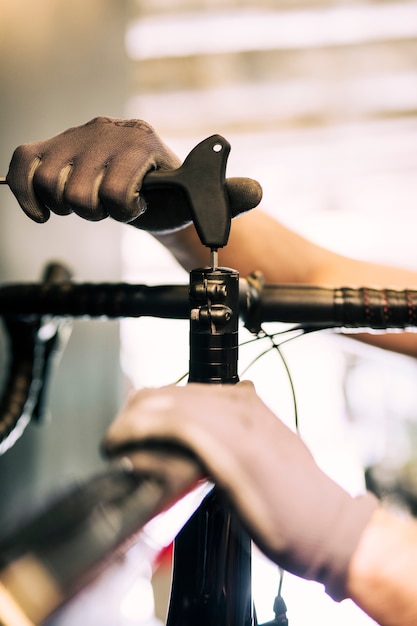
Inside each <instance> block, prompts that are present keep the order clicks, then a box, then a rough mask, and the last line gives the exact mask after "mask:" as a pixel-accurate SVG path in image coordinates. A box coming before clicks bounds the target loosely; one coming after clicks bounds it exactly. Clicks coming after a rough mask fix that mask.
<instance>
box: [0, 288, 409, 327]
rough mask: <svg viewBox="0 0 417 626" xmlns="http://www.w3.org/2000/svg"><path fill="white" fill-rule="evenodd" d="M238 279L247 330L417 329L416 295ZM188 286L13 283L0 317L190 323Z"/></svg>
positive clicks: (1, 301)
mask: <svg viewBox="0 0 417 626" xmlns="http://www.w3.org/2000/svg"><path fill="white" fill-rule="evenodd" d="M256 283H257V281H256V280H253V279H252V278H251V277H249V278H240V280H239V292H240V293H239V300H240V304H239V317H240V319H241V321H242V322H243V323H244V324H245V326H247V327H248V328H249V329H250V330H253V331H256V330H257V327H259V325H260V324H262V323H264V322H283V323H291V324H300V325H305V326H311V325H317V326H318V327H320V328H347V329H349V328H365V329H379V330H383V329H390V328H392V329H394V328H397V329H406V328H412V327H415V326H417V291H415V290H409V289H405V290H396V289H375V288H369V287H360V288H354V287H337V288H330V287H320V286H311V285H264V286H260V285H258V284H256ZM188 298H189V286H188V285H186V284H184V285H180V284H179V285H157V286H148V285H140V284H138V285H135V284H128V283H113V284H110V283H101V284H93V283H82V284H76V283H73V282H70V281H65V282H62V283H58V284H37V283H27V284H17V285H5V286H3V287H0V316H3V317H6V318H8V319H10V318H21V319H25V318H26V320H29V319H31V318H32V317H33V316H35V317H36V316H44V315H48V316H58V317H66V318H108V319H119V318H125V317H133V318H134V317H145V316H150V317H158V318H166V319H168V318H169V319H188V317H189V301H188Z"/></svg>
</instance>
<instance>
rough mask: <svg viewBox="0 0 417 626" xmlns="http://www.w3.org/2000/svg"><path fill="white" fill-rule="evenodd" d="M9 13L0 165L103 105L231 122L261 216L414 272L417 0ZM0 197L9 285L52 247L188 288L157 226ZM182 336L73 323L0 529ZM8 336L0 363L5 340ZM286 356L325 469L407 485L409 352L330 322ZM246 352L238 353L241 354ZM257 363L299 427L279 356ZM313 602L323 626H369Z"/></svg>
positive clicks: (412, 417) (54, 478) (61, 472)
mask: <svg viewBox="0 0 417 626" xmlns="http://www.w3.org/2000/svg"><path fill="white" fill-rule="evenodd" d="M0 9H1V12H0V52H1V57H0V58H1V59H2V63H1V65H0V78H1V99H0V128H1V143H0V174H1V175H5V174H6V173H7V168H8V163H9V161H10V158H11V156H12V153H13V150H14V148H15V147H16V146H17V145H19V144H21V143H25V142H30V141H36V140H39V139H44V138H46V137H48V136H52V135H54V134H57V133H58V132H60V131H62V130H64V129H65V128H67V127H69V126H74V125H78V124H81V123H84V122H85V121H87V120H89V119H91V118H92V117H95V116H97V115H109V116H114V117H138V118H142V119H145V120H147V121H148V122H150V123H151V124H153V125H154V127H155V128H156V129H157V131H158V133H159V134H160V135H161V136H162V137H163V138H164V139H165V141H166V142H167V143H168V144H169V145H170V146H171V147H172V148H173V149H174V150H175V151H176V152H177V154H179V155H180V156H181V157H182V158H184V157H185V156H186V154H187V153H188V152H189V151H190V150H191V148H192V147H194V145H195V144H196V143H197V142H198V141H200V140H201V139H203V138H205V137H206V136H209V135H211V134H213V133H220V134H222V135H224V136H225V137H226V138H227V139H228V140H229V141H230V143H231V145H232V152H231V155H230V158H229V163H228V175H242V176H252V177H253V178H256V179H257V180H259V181H260V183H261V184H262V186H263V188H264V200H263V209H264V210H266V211H268V212H269V213H271V214H273V215H275V216H276V217H277V218H279V219H280V220H282V221H284V222H285V223H287V224H288V225H290V226H291V227H293V228H295V229H297V230H298V231H299V232H302V233H303V234H305V235H307V236H308V237H310V238H313V239H315V240H316V241H318V242H320V243H323V244H325V245H326V246H329V247H333V248H334V249H336V250H338V251H341V252H345V253H347V254H350V255H355V256H357V257H360V258H367V259H374V260H379V261H384V262H390V263H396V264H401V265H404V266H408V267H412V268H416V269H417V257H416V252H415V225H416V217H415V211H416V207H417V180H416V171H417V65H416V63H417V2H415V1H394V0H393V1H390V2H385V1H382V0H380V1H379V0H374V1H372V0H368V1H365V0H363V1H361V0H356V1H353V0H339V1H338V0H327V1H326V0H322V1H319V0H288V1H285V0H269V1H268V0H256V1H255V0H89V1H88V2H85V0H72V1H71V2H70V3H62V2H59V0H37V2H36V3H34V2H30V0H14V1H13V2H9V1H7V0H0ZM1 194H2V197H1V202H2V210H1V212H0V278H1V280H2V281H3V282H9V281H11V282H14V281H32V280H36V279H38V278H39V276H40V274H41V272H42V269H43V267H44V264H45V263H46V262H47V261H49V260H51V259H59V260H61V261H64V262H65V263H67V264H68V265H69V266H70V267H71V268H72V269H73V271H74V274H75V277H76V278H77V279H79V280H88V281H111V280H115V281H116V280H121V279H126V280H131V281H136V282H147V283H165V282H177V281H181V282H186V281H187V275H186V274H185V272H183V271H182V270H181V269H180V268H179V267H178V266H177V265H176V263H175V262H173V261H172V259H171V258H170V256H169V255H168V253H167V252H166V251H165V250H164V249H162V248H161V247H160V246H159V245H158V244H156V243H155V242H154V241H153V239H152V238H151V237H149V236H148V235H146V234H144V233H141V232H138V231H136V230H134V229H129V227H123V226H121V225H120V224H116V223H114V222H110V221H106V222H102V223H99V224H97V223H94V224H91V223H86V222H81V220H79V219H78V218H74V217H73V216H69V217H65V218H54V217H53V218H51V220H50V221H49V222H48V223H47V224H45V225H42V226H40V225H37V224H33V223H31V222H30V221H29V220H28V219H27V218H26V217H25V216H24V215H23V213H22V212H21V210H20V209H19V207H18V206H17V203H16V202H15V200H14V198H13V197H12V195H11V193H10V192H9V191H8V189H7V188H2V189H1ZM278 245H279V242H277V246H278ZM220 262H221V257H220ZM254 269H256V268H254ZM187 332H188V328H187V325H186V324H182V323H180V322H173V323H166V322H164V323H162V322H161V321H155V320H135V321H134V322H129V321H128V322H125V323H123V324H121V325H119V324H117V323H115V322H105V321H101V322H100V323H98V322H88V321H85V320H83V321H80V322H77V323H76V324H75V326H74V330H73V333H72V337H71V340H70V343H69V346H68V348H67V350H66V352H65V353H64V356H63V358H62V360H61V362H60V364H59V368H58V370H57V371H56V373H55V375H54V378H53V385H52V387H51V392H50V395H49V414H50V417H49V419H47V420H46V422H45V423H44V424H42V425H39V426H38V425H33V426H32V425H31V426H30V427H29V429H28V431H27V432H26V433H25V436H24V437H23V438H22V439H21V440H20V441H19V442H18V443H17V444H16V445H15V447H14V448H13V449H12V450H10V451H9V452H7V454H5V455H4V456H3V457H0V472H1V480H0V501H1V502H2V506H1V510H0V523H1V524H3V527H7V526H9V525H11V524H14V523H15V522H16V520H20V519H22V518H23V517H24V516H25V515H27V512H28V511H30V510H32V509H33V508H37V507H38V506H39V505H40V504H41V503H42V502H43V501H44V500H45V498H49V497H50V496H51V495H53V494H54V493H56V492H59V491H60V489H62V488H63V487H65V486H66V485H68V484H69V483H71V482H72V481H74V480H78V479H80V478H81V479H82V478H85V477H87V476H89V475H91V474H92V473H93V472H95V471H96V470H97V469H99V468H100V467H101V466H102V460H101V459H100V456H99V453H98V442H99V441H100V439H101V437H102V436H103V433H104V432H105V429H106V427H107V425H108V423H109V422H110V421H111V419H112V418H113V416H114V415H115V413H116V411H117V409H118V407H119V406H120V404H121V402H122V401H123V398H124V397H125V395H126V392H127V389H128V387H129V386H130V385H134V386H135V387H140V386H144V385H160V384H165V383H167V382H173V381H174V380H176V379H177V378H178V377H179V376H180V375H182V374H184V373H185V371H186V369H187V359H188V352H187V344H186V342H187ZM0 347H1V348H2V349H1V356H0V366H1V370H2V371H3V370H4V367H5V364H6V362H7V346H6V345H5V340H4V339H2V341H1V345H0ZM285 354H286V357H287V360H288V363H289V365H290V369H291V371H292V374H293V377H294V382H295V386H296V392H297V396H298V405H299V407H298V408H299V414H300V423H301V432H302V434H303V436H304V437H305V439H306V440H307V442H308V443H309V445H310V446H311V447H312V449H313V450H314V452H315V453H316V454H317V457H318V459H319V460H320V462H321V463H322V465H323V466H324V467H325V468H326V469H327V470H328V471H329V473H331V474H332V475H333V476H334V477H335V478H337V479H338V480H339V481H340V482H341V483H342V484H344V485H345V486H347V487H348V488H351V489H352V490H355V489H357V488H359V487H360V486H361V485H362V482H363V467H364V466H365V467H376V466H378V467H383V471H382V474H383V475H384V477H386V476H387V475H388V479H386V480H387V481H388V483H389V484H388V485H387V484H386V482H385V483H384V485H385V487H386V489H387V490H388V492H389V491H390V489H391V487H392V485H393V484H396V483H397V482H398V472H397V470H398V471H400V474H401V472H403V470H404V467H406V468H407V476H406V479H407V481H408V482H407V481H406V482H407V485H406V486H407V487H409V486H410V484H411V486H412V487H413V485H414V481H415V478H414V470H413V468H414V465H413V463H412V460H413V446H412V445H411V444H412V441H413V437H414V431H415V421H416V409H415V407H416V406H417V392H416V380H417V372H416V365H415V363H414V362H413V361H411V360H409V359H406V358H400V357H397V356H392V355H389V356H388V355H385V354H383V353H381V352H380V351H378V350H376V349H375V350H373V349H367V348H365V347H363V346H357V345H356V343H355V342H352V341H350V340H346V339H343V338H341V337H334V336H329V335H324V336H316V337H308V338H305V339H302V340H300V341H299V342H295V343H294V344H292V345H289V346H288V347H286V349H285ZM251 358H252V355H251V354H249V355H248V356H247V355H246V354H245V353H242V360H243V363H244V365H245V364H246V362H249V361H250V360H251ZM248 376H251V377H252V378H254V379H255V382H256V384H257V387H258V390H259V391H260V392H261V393H262V395H263V397H264V398H265V399H266V401H267V402H269V403H270V404H271V406H272V408H274V409H275V410H276V411H277V412H278V413H279V414H280V415H281V417H283V418H284V419H285V420H286V421H287V422H288V423H291V422H292V420H293V414H294V407H293V400H292V396H291V391H290V388H289V385H288V380H287V377H286V373H285V371H284V370H283V368H282V367H281V366H280V363H279V359H277V358H276V355H271V356H270V357H268V358H267V359H266V360H265V361H263V364H257V365H256V366H255V367H254V368H253V369H252V370H251V371H250V372H249V373H248ZM277 388H278V389H279V390H280V392H279V394H277V393H276V389H277ZM272 389H273V390H274V394H272V392H271V390H272ZM339 444H340V447H339ZM410 459H411V461H410ZM387 467H388V470H389V471H388V473H387V469H386V468H387ZM399 468H400V469H399ZM410 468H411V469H410ZM380 475H381V472H380ZM401 475H402V478H401V480H403V474H401ZM393 477H394V478H393ZM391 491H392V490H391ZM394 491H395V489H394ZM391 496H392V494H391ZM392 497H393V499H394V501H395V500H396V496H395V494H394V496H392ZM259 567H260V568H261V569H260V572H259V575H258V577H257V578H256V580H255V584H256V581H257V580H259V581H261V584H260V585H259V587H262V589H263V591H266V592H268V594H269V595H268V598H267V600H266V602H267V604H266V608H265V613H266V616H265V619H269V618H270V617H271V615H270V614H271V607H272V600H273V596H274V593H275V590H274V588H273V587H274V585H275V583H276V580H275V577H274V574H273V575H272V585H271V590H269V586H268V585H267V584H266V583H265V576H266V573H265V572H264V570H263V569H262V568H263V567H266V566H264V564H263V563H262V564H261V565H260V566H259ZM268 576H269V571H268ZM298 584H299V583H298V581H296V582H294V586H293V587H290V586H289V590H288V592H287V593H288V596H286V599H287V597H288V599H289V602H288V600H287V602H288V603H289V604H291V611H292V621H291V622H290V623H292V624H294V625H296V624H301V623H303V620H305V619H306V614H307V615H308V616H309V617H308V619H309V623H316V622H315V621H314V618H312V614H313V613H314V611H313V609H312V606H313V605H314V602H316V600H315V599H314V598H315V596H314V598H313V597H311V598H310V591H309V590H310V588H311V587H310V586H309V587H308V589H307V590H306V589H305V588H304V587H303V588H302V592H301V591H299V587H298V586H297V585H298ZM293 590H294V591H293ZM258 593H260V591H258ZM300 593H302V594H303V596H302V597H303V598H304V599H305V598H307V600H306V601H303V602H302V603H301V604H302V605H303V607H304V609H303V610H302V609H301V608H300V602H297V594H298V595H299V594H300ZM313 595H314V594H313ZM320 602H324V603H325V606H326V608H325V609H323V605H322V604H320V608H318V609H317V611H321V614H320V615H321V621H320V623H321V624H323V623H329V624H330V623H335V622H336V623H338V624H344V623H346V624H347V623H348V621H349V623H350V622H351V621H354V623H355V624H360V623H362V622H361V621H360V620H364V621H363V623H365V621H366V623H369V620H365V618H364V617H363V616H359V615H358V614H357V613H356V612H354V613H352V612H351V611H354V610H353V608H352V607H350V606H349V607H346V606H345V607H344V609H343V610H344V613H343V611H341V609H340V607H336V606H335V605H333V603H329V602H327V601H326V600H322V599H321V600H320ZM262 610H263V609H262V608H261V612H262ZM336 610H338V611H339V612H337V613H335V611H336ZM340 611H341V612H340ZM326 615H327V616H328V617H327V618H326V617H325V616H326ZM263 617H264V616H262V618H263ZM126 619H127V618H126ZM129 619H130V622H129V621H127V622H126V623H140V622H139V621H138V620H139V618H134V617H132V616H131V617H130V618H129ZM135 619H136V621H134V620H135ZM325 619H327V620H328V621H325ZM62 620H64V618H62ZM61 623H65V622H64V621H62V622H61ZM68 623H70V622H68ZM73 623H74V622H73ZM101 623H102V624H104V622H103V621H102V622H101ZM120 623H125V622H122V621H120ZM304 623H306V622H305V621H304ZM317 623H319V621H317ZM113 624H114V622H113Z"/></svg>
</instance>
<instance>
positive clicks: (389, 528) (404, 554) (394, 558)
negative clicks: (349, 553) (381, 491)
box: [347, 509, 417, 626]
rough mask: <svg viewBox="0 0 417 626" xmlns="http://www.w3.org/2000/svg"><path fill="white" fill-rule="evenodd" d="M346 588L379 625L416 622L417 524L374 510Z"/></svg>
mask: <svg viewBox="0 0 417 626" xmlns="http://www.w3.org/2000/svg"><path fill="white" fill-rule="evenodd" d="M347 591H348V593H349V596H350V597H351V598H352V600H354V602H356V604H357V605H358V606H360V607H361V608H362V609H363V610H364V611H365V612H366V613H367V614H368V615H370V616H371V617H372V618H373V619H375V620H376V621H377V622H378V623H379V624H380V625H381V626H414V625H415V624H417V524H416V523H415V522H414V521H410V520H404V519H400V518H397V517H396V516H395V515H392V514H391V513H389V512H388V511H384V510H383V509H380V510H378V511H376V512H375V513H374V515H373V517H372V518H371V521H370V523H369V524H368V526H367V528H366V529H365V532H364V533H363V536H362V539H361V541H360V543H359V545H358V547H357V549H356V551H355V553H354V554H353V557H352V559H351V562H350V568H349V571H348V579H347Z"/></svg>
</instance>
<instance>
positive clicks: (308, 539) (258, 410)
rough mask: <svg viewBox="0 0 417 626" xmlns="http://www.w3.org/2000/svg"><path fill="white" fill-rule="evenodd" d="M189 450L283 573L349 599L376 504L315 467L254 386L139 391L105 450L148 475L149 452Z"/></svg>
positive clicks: (107, 439)
mask: <svg viewBox="0 0 417 626" xmlns="http://www.w3.org/2000/svg"><path fill="white" fill-rule="evenodd" d="M175 446H178V450H183V451H184V450H188V451H189V452H190V453H191V454H192V455H194V458H195V459H196V460H197V461H198V463H199V464H200V466H201V476H202V477H204V476H207V477H209V478H210V479H211V480H213V481H214V482H215V483H216V484H217V486H218V487H219V488H220V490H221V491H223V492H224V494H225V496H226V498H227V500H228V501H229V503H230V504H231V505H232V507H233V508H234V509H235V510H236V513H237V514H238V516H239V517H240V519H241V521H242V522H243V524H244V525H245V527H246V528H247V530H248V532H249V534H250V536H251V537H252V539H253V540H254V541H255V543H256V544H257V545H258V546H259V547H260V548H261V550H263V552H264V553H265V554H266V555H267V556H268V557H269V558H270V559H272V560H273V561H275V562H276V563H277V564H278V565H280V566H281V567H283V568H284V569H286V570H288V571H290V572H292V573H294V574H296V575H298V576H301V577H303V578H306V579H310V580H315V581H318V582H321V583H323V584H324V585H325V587H326V590H327V592H328V593H329V595H331V596H332V597H333V598H334V599H335V600H341V599H343V598H344V597H345V596H346V590H345V582H346V575H347V569H348V564H349V561H350V558H351V556H352V554H353V552H354V550H355V547H356V545H357V544H358V541H359V538H360V536H361V534H362V531H363V530H364V527H365V526H366V524H367V523H368V521H369V519H370V517H371V515H372V513H373V512H374V511H375V509H376V508H377V506H378V504H377V500H376V498H374V496H372V495H371V494H364V495H362V496H359V497H352V496H350V495H349V494H348V493H347V492H346V491H344V490H343V489H342V488H341V487H340V486H338V485H337V484H336V483H335V482H334V481H333V480H331V479H330V478H329V477H328V476H327V475H326V474H325V473H324V472H323V471H322V470H321V469H320V468H319V467H318V465H317V464H316V463H315V461H314V459H313V456H312V455H311V453H310V452H309V450H308V448H307V447H306V446H305V444H304V443H303V442H302V441H301V439H300V437H299V436H298V435H296V434H295V433H294V432H293V431H292V430H290V429H289V428H288V427H287V426H285V425H284V424H283V423H282V422H281V421H280V420H279V418H277V417H276V416H275V415H274V414H273V413H272V412H271V411H270V410H269V409H268V408H267V406H266V405H265V404H264V403H263V402H262V401H261V400H260V398H259V397H258V396H257V394H256V392H255V389H254V387H253V385H252V384H251V383H239V384H237V385H224V386H213V385H204V384H199V383H189V384H188V385H186V386H184V387H177V386H168V387H164V388H162V389H158V390H156V389H154V390H152V389H145V390H142V391H139V392H135V393H133V394H132V395H131V397H130V399H129V400H128V401H127V404H126V405H125V407H124V408H123V409H122V410H121V412H120V414H119V415H118V416H117V417H116V419H115V421H114V422H113V423H112V424H111V426H110V428H109V430H108V432H107V434H106V437H105V440H104V443H103V450H104V452H105V454H106V455H107V456H108V457H110V458H118V457H123V456H126V457H128V458H129V459H130V462H131V463H132V464H133V466H134V467H135V468H137V469H140V470H144V471H146V470H147V468H148V469H150V471H152V467H150V466H148V459H147V458H146V456H147V455H149V452H150V450H152V449H153V450H155V449H158V448H159V449H160V450H163V449H164V447H165V450H171V452H172V451H173V450H174V447H175Z"/></svg>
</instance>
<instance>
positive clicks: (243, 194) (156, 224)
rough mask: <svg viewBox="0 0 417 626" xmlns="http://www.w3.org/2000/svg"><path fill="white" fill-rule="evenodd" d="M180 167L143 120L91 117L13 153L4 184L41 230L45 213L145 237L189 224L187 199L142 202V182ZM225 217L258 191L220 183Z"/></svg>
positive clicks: (168, 194)
mask: <svg viewBox="0 0 417 626" xmlns="http://www.w3.org/2000/svg"><path fill="white" fill-rule="evenodd" d="M180 165H181V161H180V160H179V159H178V157H176V155H175V154H174V153H173V152H172V151H171V150H170V149H169V148H168V147H167V146H166V145H165V144H164V142H163V141H162V140H161V139H160V138H159V136H158V135H157V134H156V132H155V130H154V129H153V128H152V126H150V125H149V124H148V123H147V122H144V121H142V120H122V119H113V118H109V117H97V118H95V119H93V120H91V121H90V122H88V123H87V124H84V125H82V126H76V127H74V128H69V129H68V130H66V131H65V132H63V133H61V134H59V135H56V136H55V137H52V138H50V139H47V140H45V141H39V142H36V143H30V144H24V145H22V146H19V147H18V148H17V149H16V150H15V152H14V154H13V158H12V160H11V163H10V167H9V172H8V174H7V182H8V184H9V186H10V188H11V190H12V191H13V193H14V194H15V196H16V198H17V200H18V202H19V204H20V206H21V207H22V209H23V210H24V211H25V213H26V214H27V215H28V216H29V217H30V218H31V219H33V220H34V221H35V222H40V223H42V222H46V221H47V220H48V218H49V216H50V213H51V211H52V212H53V213H56V214H58V215H68V214H70V213H76V214H77V215H79V216H80V217H82V218H84V219H87V220H91V221H97V220H102V219H104V218H106V217H108V216H110V217H112V218H114V219H115V220H118V221H121V222H129V223H133V225H134V226H136V227H137V228H142V229H145V230H149V231H151V232H155V233H157V232H167V231H171V230H175V229H178V228H181V227H183V226H185V225H186V224H188V223H189V222H190V221H191V214H190V211H189V207H188V204H187V200H186V198H185V197H184V196H183V195H182V194H181V193H180V192H172V190H169V191H166V190H155V191H149V192H148V193H147V194H146V197H145V196H144V195H143V194H141V187H142V182H143V179H144V177H145V175H146V174H147V173H148V172H149V171H151V170H154V169H164V170H171V169H176V168H178V167H179V166H180ZM226 189H227V193H228V195H229V200H230V206H231V211H232V216H233V217H234V216H235V215H237V214H239V213H243V212H245V211H248V210H250V209H252V208H253V207H255V206H257V204H259V202H260V199H261V195H262V192H261V188H260V186H259V185H258V183H256V181H253V180H251V179H246V178H234V179H229V180H228V181H227V183H226Z"/></svg>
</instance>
